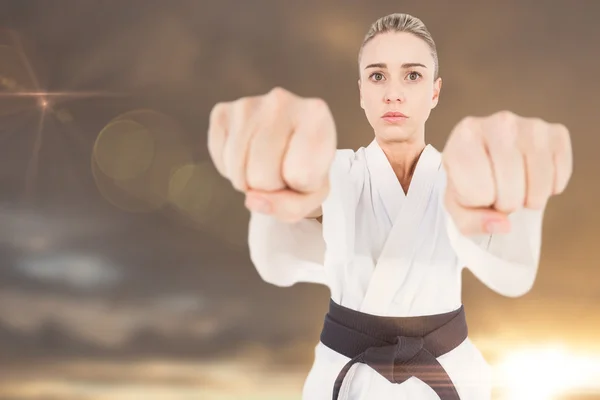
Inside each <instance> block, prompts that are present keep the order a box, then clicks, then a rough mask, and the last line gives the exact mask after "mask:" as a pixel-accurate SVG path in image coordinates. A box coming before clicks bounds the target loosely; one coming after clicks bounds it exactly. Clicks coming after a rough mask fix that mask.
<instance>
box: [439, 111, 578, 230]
mask: <svg viewBox="0 0 600 400" xmlns="http://www.w3.org/2000/svg"><path fill="white" fill-rule="evenodd" d="M443 162H444V167H445V170H446V172H447V177H448V181H447V183H448V185H447V189H446V196H445V206H446V209H447V210H448V213H449V214H450V216H451V217H452V218H453V220H454V222H455V224H456V226H457V227H458V228H459V230H460V231H461V232H462V233H463V234H467V235H470V234H481V233H506V232H508V231H509V230H510V225H509V220H508V218H507V216H508V214H510V213H512V212H514V211H516V210H518V209H520V208H530V209H543V208H544V207H545V205H546V202H547V201H548V199H549V198H550V196H552V195H556V194H559V193H562V192H563V191H564V189H565V187H566V186H567V183H568V182H569V179H570V177H571V173H572V169H573V156H572V150H571V140H570V137H569V131H568V130H567V128H565V127H564V126H563V125H560V124H551V123H548V122H545V121H543V120H540V119H534V118H523V117H520V116H518V115H515V114H513V113H511V112H500V113H496V114H494V115H491V116H489V117H484V118H476V117H469V118H466V119H464V120H462V121H461V122H460V123H459V124H458V125H457V126H456V127H455V128H454V130H453V131H452V133H451V134H450V137H449V139H448V142H447V143H446V147H445V149H444V151H443Z"/></svg>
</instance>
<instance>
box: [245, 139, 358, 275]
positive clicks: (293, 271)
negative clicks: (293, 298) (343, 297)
mask: <svg viewBox="0 0 600 400" xmlns="http://www.w3.org/2000/svg"><path fill="white" fill-rule="evenodd" d="M353 156H354V151H352V150H337V152H336V156H335V159H334V161H333V164H332V166H331V169H330V173H329V180H330V182H333V184H332V185H331V189H330V193H329V195H328V197H327V199H326V200H325V201H326V202H327V201H328V200H329V199H331V198H332V197H331V195H332V192H335V191H337V190H339V189H338V187H339V186H340V185H339V184H340V183H342V182H346V179H348V178H349V172H350V167H351V164H352V162H351V159H352V157H353ZM322 214H323V210H322V207H319V208H318V209H316V210H315V211H313V212H311V213H310V214H309V215H307V216H306V218H304V219H302V220H300V221H299V222H295V223H288V222H281V221H279V220H278V219H277V218H275V217H273V216H270V215H264V214H259V213H255V212H252V213H251V215H250V226H249V231H248V244H249V248H250V258H251V260H252V262H253V263H254V266H255V268H256V270H257V271H258V273H259V275H260V276H261V278H262V279H263V280H264V281H265V282H268V283H271V284H273V285H276V286H282V287H286V286H292V285H294V284H295V283H299V282H310V283H319V284H325V285H327V280H326V274H325V267H324V259H325V249H326V245H325V240H324V238H323V228H322V225H321V218H322V217H323V215H322ZM325 218H327V217H325Z"/></svg>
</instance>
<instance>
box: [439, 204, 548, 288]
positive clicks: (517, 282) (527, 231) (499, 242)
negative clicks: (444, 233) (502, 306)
mask: <svg viewBox="0 0 600 400" xmlns="http://www.w3.org/2000/svg"><path fill="white" fill-rule="evenodd" d="M543 215H544V211H543V210H529V209H522V210H519V211H517V212H515V213H513V214H511V215H510V216H509V220H510V222H511V231H510V233H508V234H494V235H487V236H479V237H466V236H464V235H462V234H461V233H460V232H459V231H458V229H457V227H456V225H455V224H454V222H453V221H452V218H451V217H450V216H449V215H448V214H447V213H446V223H447V229H448V236H449V238H450V242H451V244H452V246H453V248H454V250H455V253H456V255H457V257H458V261H459V263H460V266H462V267H466V268H468V269H469V270H471V271H472V272H473V274H474V275H475V276H476V277H477V278H478V279H479V280H481V281H482V282H483V283H484V284H485V285H487V286H488V287H489V288H490V289H492V290H494V291H495V292H497V293H499V294H501V295H503V296H507V297H518V296H522V295H524V294H525V293H527V292H528V291H529V290H530V289H531V288H532V286H533V284H534V282H535V278H536V276H537V271H538V265H539V260H540V250H541V239H542V222H543Z"/></svg>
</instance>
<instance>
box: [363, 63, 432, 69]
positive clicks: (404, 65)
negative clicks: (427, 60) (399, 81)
mask: <svg viewBox="0 0 600 400" xmlns="http://www.w3.org/2000/svg"><path fill="white" fill-rule="evenodd" d="M414 67H423V68H427V67H426V66H425V65H423V64H421V63H404V64H402V68H403V69H407V68H414ZM369 68H386V69H387V64H386V63H375V64H369V65H367V66H366V67H365V69H369Z"/></svg>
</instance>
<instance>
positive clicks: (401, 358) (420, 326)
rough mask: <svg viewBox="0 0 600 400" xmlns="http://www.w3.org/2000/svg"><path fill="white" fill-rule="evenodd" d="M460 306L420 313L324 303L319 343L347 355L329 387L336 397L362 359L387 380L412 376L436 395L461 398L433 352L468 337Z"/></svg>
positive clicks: (443, 351)
mask: <svg viewBox="0 0 600 400" xmlns="http://www.w3.org/2000/svg"><path fill="white" fill-rule="evenodd" d="M467 334H468V332H467V322H466V319H465V311H464V307H463V306H461V307H460V308H459V309H458V310H455V311H452V312H449V313H445V314H436V315H426V316H422V317H380V316H376V315H370V314H365V313H362V312H359V311H355V310H352V309H349V308H346V307H343V306H340V305H338V304H336V303H335V302H334V301H333V300H330V302H329V312H328V313H327V315H326V316H325V324H324V326H323V330H322V332H321V343H323V344H324V345H325V346H327V347H329V348H330V349H332V350H334V351H335V352H337V353H339V354H343V355H344V356H346V357H348V358H350V361H349V362H348V363H347V364H346V365H345V366H344V368H342V370H341V371H340V373H339V374H338V377H337V379H336V381H335V385H334V388H333V400H338V395H339V392H340V389H341V387H342V383H343V381H344V378H345V377H346V374H347V373H348V371H349V370H350V368H351V367H352V366H353V365H354V364H356V363H363V364H367V365H368V366H370V367H371V368H373V369H374V370H375V371H377V372H378V373H379V374H381V375H382V376H383V377H384V378H386V379H387V380H388V381H390V382H391V383H403V382H405V381H406V380H408V379H409V378H411V377H413V376H414V377H416V378H418V379H420V380H421V381H423V382H424V383H425V384H427V385H429V386H430V387H431V388H432V389H433V390H434V391H435V393H437V395H438V396H439V397H440V400H460V397H459V395H458V392H457V391H456V388H455V387H454V383H453V382H452V380H451V379H450V377H449V376H448V373H447V372H446V371H445V370H444V367H442V365H441V364H440V363H439V362H438V361H437V357H439V356H441V355H443V354H446V353H448V352H449V351H451V350H453V349H455V348H456V347H458V345H460V344H461V343H462V342H463V341H464V340H465V339H466V338H467Z"/></svg>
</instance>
